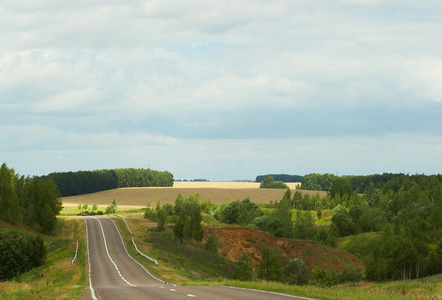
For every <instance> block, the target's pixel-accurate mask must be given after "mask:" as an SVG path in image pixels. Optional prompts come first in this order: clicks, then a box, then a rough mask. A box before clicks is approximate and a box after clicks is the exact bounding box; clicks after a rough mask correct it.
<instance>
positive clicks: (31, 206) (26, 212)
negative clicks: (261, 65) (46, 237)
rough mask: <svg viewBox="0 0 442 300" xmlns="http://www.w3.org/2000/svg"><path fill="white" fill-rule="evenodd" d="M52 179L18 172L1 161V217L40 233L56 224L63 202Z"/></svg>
mask: <svg viewBox="0 0 442 300" xmlns="http://www.w3.org/2000/svg"><path fill="white" fill-rule="evenodd" d="M59 197H60V193H59V191H58V189H57V185H56V184H55V182H54V181H53V180H52V179H49V180H47V181H43V180H42V179H41V178H39V177H33V178H30V177H29V176H28V177H25V176H20V175H19V174H17V173H15V170H14V169H12V168H8V166H7V165H6V164H5V163H4V164H3V165H2V166H1V168H0V218H1V219H2V220H4V221H6V222H7V223H11V224H25V225H27V226H30V227H33V228H36V229H37V230H39V231H41V232H43V233H49V232H51V231H52V229H53V228H54V227H55V224H56V222H57V218H56V216H57V215H58V214H59V213H60V210H61V208H62V202H61V200H60V198H59Z"/></svg>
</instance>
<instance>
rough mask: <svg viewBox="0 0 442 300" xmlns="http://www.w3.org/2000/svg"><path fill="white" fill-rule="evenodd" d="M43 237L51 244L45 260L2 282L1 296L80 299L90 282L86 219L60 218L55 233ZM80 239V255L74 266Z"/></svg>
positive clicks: (10, 297) (6, 297)
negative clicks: (86, 254) (87, 281)
mask: <svg viewBox="0 0 442 300" xmlns="http://www.w3.org/2000/svg"><path fill="white" fill-rule="evenodd" d="M63 227H64V228H65V237H64V238H63V231H62V230H61V229H62V228H63ZM43 238H44V240H45V244H46V245H47V257H46V261H45V263H44V264H43V265H42V266H40V267H38V268H34V269H32V270H30V271H29V272H26V273H23V274H21V275H19V276H16V277H15V278H13V279H12V280H10V281H6V282H0V299H77V298H78V296H79V294H80V293H81V291H82V290H83V289H84V287H85V282H86V275H85V268H86V265H85V255H84V254H85V243H84V221H83V220H82V219H80V218H63V217H62V218H58V222H57V227H56V229H55V230H54V235H53V236H43ZM77 240H78V241H79V248H78V254H77V259H76V261H75V264H74V266H72V263H71V261H72V259H73V258H74V255H75V249H76V241H77Z"/></svg>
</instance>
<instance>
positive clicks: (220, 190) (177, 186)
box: [62, 182, 326, 207]
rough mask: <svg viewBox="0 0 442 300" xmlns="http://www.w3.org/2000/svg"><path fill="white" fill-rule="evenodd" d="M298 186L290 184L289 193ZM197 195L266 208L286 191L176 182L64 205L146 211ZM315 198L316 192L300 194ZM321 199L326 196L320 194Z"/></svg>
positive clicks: (73, 199) (68, 200) (78, 199)
mask: <svg viewBox="0 0 442 300" xmlns="http://www.w3.org/2000/svg"><path fill="white" fill-rule="evenodd" d="M297 184H298V183H289V184H288V185H289V187H290V188H291V189H292V193H294V192H295V190H294V188H295V187H296V185H297ZM197 193H199V195H200V200H201V201H203V200H206V199H210V200H211V201H212V203H213V204H216V205H219V204H220V203H222V202H231V201H235V200H242V199H246V198H250V200H251V201H252V202H255V203H262V204H268V203H270V201H273V202H274V201H275V200H278V201H279V200H281V199H282V197H283V195H284V193H285V190H282V189H260V188H259V183H256V182H175V183H174V186H173V187H141V188H119V189H114V190H107V191H102V192H98V193H93V194H86V195H79V196H71V197H64V198H62V200H63V205H65V206H76V205H78V204H83V203H89V204H91V205H92V204H93V203H96V204H98V205H99V206H104V205H109V204H110V203H111V202H112V200H113V199H114V198H115V199H116V200H117V204H118V205H119V206H129V207H146V206H147V205H150V204H152V203H157V202H158V201H161V202H162V203H170V204H174V203H175V199H176V197H177V196H178V194H181V195H182V196H183V197H188V196H190V195H194V194H197ZM303 193H308V194H314V193H316V191H303ZM319 193H320V194H321V196H323V195H325V194H326V193H325V192H319Z"/></svg>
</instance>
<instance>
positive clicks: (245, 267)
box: [233, 253, 253, 281]
mask: <svg viewBox="0 0 442 300" xmlns="http://www.w3.org/2000/svg"><path fill="white" fill-rule="evenodd" d="M233 279H238V280H241V281H252V280H253V268H252V265H251V264H250V260H249V256H248V255H247V253H243V255H242V256H241V258H240V259H239V260H238V261H237V262H236V263H235V268H234V271H233Z"/></svg>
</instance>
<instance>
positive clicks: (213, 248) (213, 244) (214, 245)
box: [204, 228, 218, 254]
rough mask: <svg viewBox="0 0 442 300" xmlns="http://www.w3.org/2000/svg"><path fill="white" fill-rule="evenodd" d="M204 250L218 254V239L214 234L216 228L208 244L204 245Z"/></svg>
mask: <svg viewBox="0 0 442 300" xmlns="http://www.w3.org/2000/svg"><path fill="white" fill-rule="evenodd" d="M204 249H205V250H206V251H210V252H213V253H216V254H218V237H217V236H216V235H215V233H214V228H212V232H211V233H210V235H209V237H208V238H207V241H206V243H205V244H204Z"/></svg>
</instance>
